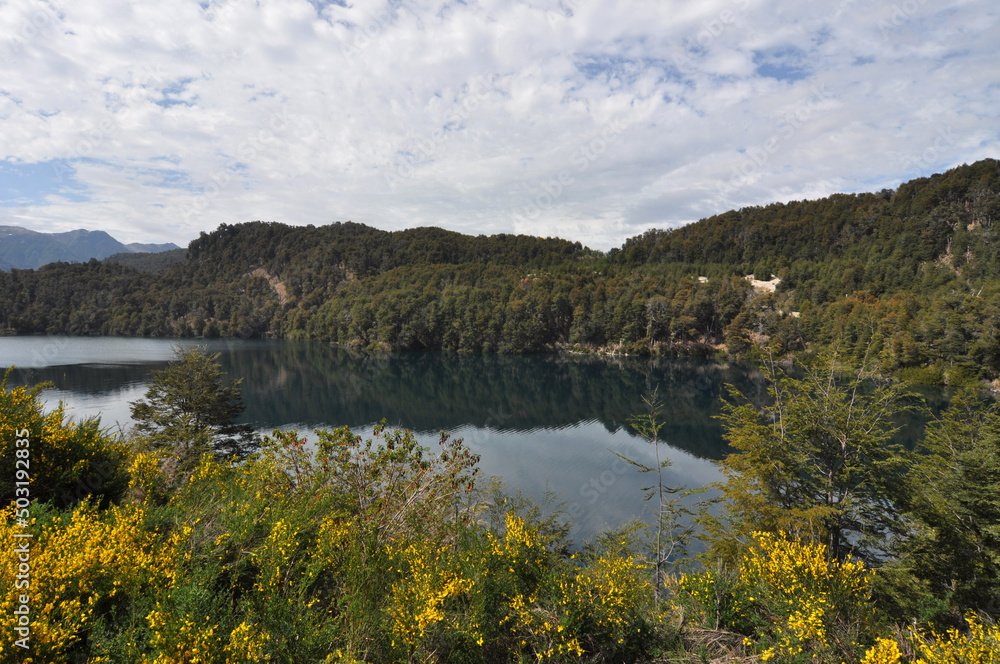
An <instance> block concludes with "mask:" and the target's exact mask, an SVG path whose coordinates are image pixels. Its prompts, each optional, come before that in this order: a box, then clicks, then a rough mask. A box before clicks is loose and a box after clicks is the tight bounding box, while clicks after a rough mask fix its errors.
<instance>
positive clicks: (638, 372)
mask: <svg viewBox="0 0 1000 664" xmlns="http://www.w3.org/2000/svg"><path fill="white" fill-rule="evenodd" d="M213 350H214V351H221V357H220V359H221V361H222V365H223V370H224V371H225V372H226V373H227V374H228V375H229V376H230V377H232V378H241V379H242V380H243V384H242V391H243V399H244V403H245V405H246V412H245V414H244V417H243V420H244V421H246V422H250V423H252V424H253V425H254V426H255V427H258V428H270V427H273V426H276V425H284V424H295V425H298V426H303V427H306V428H310V427H318V426H340V425H345V424H346V425H349V426H352V427H359V426H366V425H370V424H372V423H374V422H378V421H380V420H381V419H382V418H386V419H387V420H389V422H390V423H391V424H393V425H398V426H402V427H405V428H409V429H414V430H416V431H422V432H437V431H441V430H445V431H455V430H458V429H460V428H463V427H466V426H472V427H475V428H480V429H484V428H489V429H493V430H497V431H517V432H525V431H530V430H533V429H559V428H563V427H568V426H572V425H575V424H578V423H580V422H590V421H596V422H600V423H601V425H603V426H604V427H605V428H606V429H607V430H608V431H615V430H617V429H619V428H621V427H627V426H628V418H629V417H630V416H631V415H634V414H637V413H638V412H640V411H641V409H642V398H643V396H644V395H646V394H649V393H650V392H652V390H653V389H654V388H659V392H660V396H661V398H662V402H663V406H664V413H663V421H664V422H665V426H664V428H663V431H662V435H663V437H664V439H665V440H667V441H668V442H669V443H670V444H671V445H673V446H675V447H678V448H680V449H683V450H686V451H688V452H690V453H692V454H695V455H697V456H700V457H707V458H713V459H718V458H721V456H723V455H724V454H725V450H726V448H725V444H724V442H723V441H722V429H721V426H720V425H719V422H718V421H717V420H715V419H713V416H714V415H717V414H718V413H719V410H720V407H721V401H722V397H723V395H724V394H725V387H724V384H725V383H729V384H732V385H735V386H736V387H738V388H739V389H740V390H741V391H743V392H744V393H745V394H746V395H747V396H749V397H750V398H752V399H755V400H757V401H760V402H761V403H763V401H764V400H765V399H766V396H765V394H764V393H763V387H762V383H761V381H760V375H759V374H758V373H757V372H756V371H750V370H746V369H743V368H740V367H737V366H729V365H722V364H718V363H715V362H708V361H705V360H678V359H674V360H668V359H662V358H657V359H653V358H636V357H621V358H603V357H596V356H586V355H583V356H581V355H530V356H505V355H459V354H455V353H394V354H368V353H360V352H356V351H351V350H347V349H341V348H334V347H331V346H328V345H326V344H318V343H310V342H237V343H230V344H215V345H214V348H213ZM165 366H166V363H165V362H155V363H146V364H127V365H113V364H97V365H93V364H90V365H87V364H84V365H68V366H54V367H48V368H44V369H32V370H22V369H15V371H14V373H13V375H12V376H11V383H12V384H26V383H37V382H41V381H51V382H52V383H54V384H55V386H56V387H57V388H58V389H61V390H66V391H70V392H75V393H79V394H86V395H94V394H99V393H106V394H115V393H118V392H121V391H124V390H125V389H126V388H130V387H134V386H136V385H140V384H142V383H145V382H147V381H148V380H149V378H150V371H151V370H152V369H161V368H163V367H165ZM924 396H925V397H927V399H928V401H929V404H930V406H931V408H932V410H933V411H935V412H939V411H940V410H941V409H942V407H943V406H944V404H945V401H946V399H945V397H944V395H943V394H942V393H941V391H940V390H930V389H928V390H925V395H924ZM922 421H923V418H922V417H915V416H911V415H907V416H905V417H901V418H900V420H899V422H898V423H899V424H901V425H906V427H907V429H906V430H904V431H903V432H902V434H901V437H900V440H901V442H904V443H907V442H912V441H913V440H916V439H917V437H918V436H919V433H920V431H921V430H922Z"/></svg>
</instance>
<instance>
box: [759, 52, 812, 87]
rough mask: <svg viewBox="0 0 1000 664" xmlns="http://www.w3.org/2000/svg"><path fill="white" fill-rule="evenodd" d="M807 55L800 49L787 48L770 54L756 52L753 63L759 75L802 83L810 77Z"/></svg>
mask: <svg viewBox="0 0 1000 664" xmlns="http://www.w3.org/2000/svg"><path fill="white" fill-rule="evenodd" d="M805 59H806V54H805V53H804V52H803V51H802V50H801V49H798V48H795V47H791V46H790V47H786V48H779V49H775V50H773V51H770V52H766V53H765V52H762V51H754V54H753V63H754V64H755V65H756V66H757V75H758V76H764V77H766V78H774V79H777V80H779V81H789V82H794V81H801V80H802V79H804V78H806V77H808V76H809V70H808V69H807V67H806V65H805Z"/></svg>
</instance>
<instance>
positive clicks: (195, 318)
mask: <svg viewBox="0 0 1000 664" xmlns="http://www.w3.org/2000/svg"><path fill="white" fill-rule="evenodd" d="M998 214H1000V169H998V162H996V161H995V160H990V159H987V160H984V161H981V162H978V163H976V164H972V165H969V166H962V167H959V168H956V169H953V170H951V171H949V172H947V173H943V174H940V175H935V176H933V177H931V178H922V179H919V180H915V181H913V182H910V183H906V184H903V185H901V186H900V187H899V189H898V190H897V191H895V192H880V193H877V194H854V195H834V196H830V197H828V198H825V199H820V200H817V201H795V202H791V203H787V204H775V205H769V206H766V207H752V208H744V209H741V210H734V211H730V212H727V213H725V214H722V215H717V216H715V217H710V218H708V219H703V220H701V221H700V222H698V223H695V224H691V225H689V226H685V227H683V228H679V229H675V230H671V231H650V232H647V233H645V234H643V235H641V236H638V237H635V238H632V239H630V240H628V241H627V242H626V243H625V244H624V245H623V247H622V248H621V249H613V250H612V251H611V252H609V253H608V254H607V255H602V254H601V253H600V252H595V251H591V250H588V249H585V248H583V247H582V246H580V245H579V243H571V242H567V241H565V240H558V239H552V238H547V239H541V238H532V237H527V236H513V235H494V236H490V237H485V236H478V237H472V236H466V235H461V234H458V233H453V232H450V231H445V230H441V229H436V228H415V229H410V230H405V231H398V232H385V231H380V230H377V229H374V228H370V227H367V226H363V225H360V224H354V223H350V222H348V223H343V224H341V223H337V224H331V225H329V226H322V227H313V226H306V227H292V226H286V225H283V224H278V223H264V222H251V223H245V224H239V225H226V224H223V225H221V226H220V227H219V228H218V229H217V230H215V231H214V232H212V233H205V234H202V236H201V237H199V238H198V239H197V240H195V241H193V242H192V243H191V245H190V247H189V248H188V249H187V254H186V257H184V258H183V259H181V260H180V261H179V262H175V263H171V264H166V263H160V264H157V265H155V266H152V265H147V264H146V263H145V262H143V263H140V264H136V269H131V268H130V267H127V266H126V265H122V264H116V263H115V262H111V261H105V262H98V261H91V262H90V263H87V264H84V265H70V264H65V263H56V264H51V265H47V266H45V267H43V268H40V269H39V270H12V271H10V272H9V273H7V272H0V329H6V330H9V331H12V332H16V333H20V334H40V333H50V334H52V333H66V334H92V335H97V334H103V335H138V336H176V337H190V336H205V337H209V338H213V337H283V338H291V339H315V340H320V341H327V342H332V343H337V344H341V345H345V346H357V347H362V348H369V349H380V350H386V349H391V350H453V351H459V352H476V353H478V352H484V353H526V352H540V351H552V350H558V349H563V348H567V347H569V348H576V349H578V350H593V349H597V348H600V349H604V350H613V351H615V352H623V353H630V354H650V355H665V356H679V355H685V356H707V355H711V354H714V353H716V352H717V351H718V350H719V349H721V348H725V350H726V351H727V352H728V353H729V355H730V356H731V357H734V358H742V357H744V356H748V355H750V354H751V353H752V352H753V351H754V349H755V348H758V347H759V348H766V349H767V350H769V351H770V352H772V353H774V354H777V355H783V354H785V353H788V352H797V351H802V350H805V349H807V348H809V347H811V348H820V349H822V348H827V347H830V346H831V344H833V343H834V342H837V343H839V344H840V349H841V354H842V355H843V356H845V357H849V358H850V359H852V360H853V361H855V362H860V361H861V359H862V357H863V356H864V353H865V352H866V350H867V349H869V348H872V347H874V348H875V350H876V352H877V353H878V356H879V357H878V361H879V363H880V365H881V366H882V368H883V369H884V370H886V371H889V372H896V371H899V372H901V373H906V374H907V375H908V376H910V377H911V378H913V379H914V380H916V381H924V382H926V381H928V380H933V381H938V382H942V381H943V382H945V383H947V384H949V385H960V384H971V383H975V382H977V381H981V380H984V379H985V380H995V379H998V378H1000V328H997V326H996V325H994V323H993V322H992V321H995V320H996V315H997V312H998V311H1000V287H998V286H997V283H998V281H997V277H1000V259H998V257H997V254H996V252H995V251H993V250H992V247H993V245H994V244H995V241H996V237H995V235H996V233H995V229H994V227H993V222H994V220H995V219H996V218H997V215H998ZM179 257H180V253H178V254H177V255H175V256H173V258H179ZM165 258H166V257H164V259H165ZM164 259H157V260H164ZM118 262H120V261H118ZM153 268H155V270H156V272H155V273H151V272H147V271H142V272H140V271H137V269H141V270H149V269H153ZM751 273H774V274H775V275H777V276H778V277H780V278H781V280H782V281H781V284H780V285H779V286H778V289H777V291H776V292H775V293H768V292H763V291H755V290H754V289H752V288H751V287H750V284H749V283H748V282H747V281H746V280H745V278H744V277H745V276H746V275H747V274H751ZM702 277H704V279H702Z"/></svg>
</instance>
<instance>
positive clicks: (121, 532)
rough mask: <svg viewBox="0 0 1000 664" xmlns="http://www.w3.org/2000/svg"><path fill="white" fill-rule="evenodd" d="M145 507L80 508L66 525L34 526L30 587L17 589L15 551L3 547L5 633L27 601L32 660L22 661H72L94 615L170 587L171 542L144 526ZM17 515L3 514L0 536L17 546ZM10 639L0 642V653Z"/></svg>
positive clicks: (0, 578)
mask: <svg viewBox="0 0 1000 664" xmlns="http://www.w3.org/2000/svg"><path fill="white" fill-rule="evenodd" d="M145 517H146V513H145V511H144V510H143V509H142V508H141V507H136V506H123V507H118V506H116V507H112V508H111V509H109V510H107V511H105V512H99V511H98V510H97V509H96V508H95V507H94V506H93V505H91V504H89V503H86V502H85V503H82V504H81V505H80V506H79V507H77V508H76V509H75V510H74V511H73V512H72V515H71V516H70V518H69V522H68V523H63V522H61V521H54V522H52V523H48V524H45V525H41V526H40V527H34V528H32V529H31V530H32V531H33V535H34V538H33V539H32V540H30V542H31V554H30V558H31V560H30V562H31V578H30V584H31V585H30V588H29V589H27V590H18V589H17V588H16V587H15V578H14V571H15V570H16V569H17V561H16V559H15V558H16V554H15V553H14V550H13V548H12V547H0V591H2V596H0V597H2V599H0V629H2V630H4V633H7V634H12V633H14V632H13V627H14V625H13V618H14V616H13V610H14V604H15V602H16V601H17V599H18V596H19V595H20V594H21V593H27V594H28V595H29V596H30V608H31V646H32V648H31V655H32V658H33V659H32V658H29V659H25V660H23V661H25V662H27V661H36V662H39V663H41V662H46V663H47V664H56V663H58V662H63V661H72V659H71V656H72V654H73V653H74V652H75V651H76V650H77V648H78V647H79V646H80V645H81V642H82V639H83V638H84V637H85V636H86V634H87V633H88V631H89V630H90V627H91V625H92V623H93V621H94V619H95V617H97V615H98V614H99V613H100V612H101V611H103V610H105V609H107V608H108V606H109V605H110V603H111V602H114V601H116V600H117V598H118V597H119V596H123V597H126V598H127V597H131V596H135V595H138V594H141V593H145V592H150V591H152V590H153V589H155V588H157V587H161V586H164V585H169V584H170V583H172V582H173V580H174V558H175V556H174V551H173V548H172V546H171V544H170V543H165V542H163V541H162V538H160V537H159V536H158V535H157V534H156V533H152V532H149V531H148V530H146V529H145V528H144V527H143V523H144V520H145ZM15 532H24V531H23V529H21V528H18V527H16V523H15V521H14V519H13V513H12V510H4V512H3V513H2V515H0V538H2V541H4V542H13V541H15V539H14V533H15ZM11 648H12V644H11V643H10V641H3V642H0V654H4V655H5V654H6V653H9V652H10V650H11Z"/></svg>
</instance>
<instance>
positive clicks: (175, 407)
mask: <svg viewBox="0 0 1000 664" xmlns="http://www.w3.org/2000/svg"><path fill="white" fill-rule="evenodd" d="M240 383H241V381H240V380H234V381H229V382H225V380H224V376H223V373H222V367H221V365H220V363H219V354H218V353H213V354H208V353H206V352H205V350H204V349H202V348H199V347H191V348H187V349H182V348H178V349H177V350H176V359H175V360H174V361H173V362H171V363H170V365H169V366H168V367H167V368H166V369H162V370H157V371H153V380H152V382H151V383H150V385H149V388H148V389H147V390H146V396H145V399H140V400H138V401H134V402H132V403H131V407H132V419H133V420H135V422H136V430H137V432H138V433H139V434H140V435H142V436H143V439H144V440H145V441H147V442H148V444H149V446H150V447H151V448H153V449H162V450H167V451H169V452H170V453H171V454H172V455H173V456H174V457H176V458H177V460H178V462H179V463H180V464H181V466H182V467H187V466H190V465H191V464H192V463H194V462H196V461H197V459H198V458H199V457H200V456H201V455H202V453H204V452H208V451H212V452H214V454H215V455H216V457H218V458H220V459H237V460H238V459H243V458H245V457H246V456H247V455H248V454H250V453H251V452H252V451H253V450H254V449H256V447H257V446H258V441H257V440H256V438H255V436H254V432H253V428H252V427H251V426H250V425H248V424H237V423H236V418H237V417H238V416H239V415H240V414H241V413H242V412H243V409H244V406H243V403H242V396H241V394H240Z"/></svg>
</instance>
